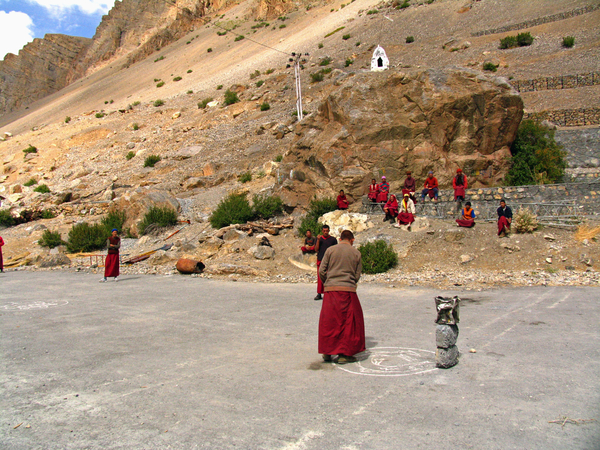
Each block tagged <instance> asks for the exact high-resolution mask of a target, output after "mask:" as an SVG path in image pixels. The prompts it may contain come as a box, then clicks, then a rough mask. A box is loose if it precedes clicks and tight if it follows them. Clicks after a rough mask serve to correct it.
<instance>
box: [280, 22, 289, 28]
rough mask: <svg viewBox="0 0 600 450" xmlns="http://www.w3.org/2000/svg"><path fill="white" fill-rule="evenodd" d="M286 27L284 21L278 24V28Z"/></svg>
mask: <svg viewBox="0 0 600 450" xmlns="http://www.w3.org/2000/svg"><path fill="white" fill-rule="evenodd" d="M285 27H287V25H286V24H285V23H282V24H281V25H279V28H285Z"/></svg>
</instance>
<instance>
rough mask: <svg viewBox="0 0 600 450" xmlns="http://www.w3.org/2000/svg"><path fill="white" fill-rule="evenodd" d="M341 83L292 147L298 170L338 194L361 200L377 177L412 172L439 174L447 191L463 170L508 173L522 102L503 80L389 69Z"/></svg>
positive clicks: (461, 71)
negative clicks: (314, 176)
mask: <svg viewBox="0 0 600 450" xmlns="http://www.w3.org/2000/svg"><path fill="white" fill-rule="evenodd" d="M334 85H337V86H338V87H337V88H336V89H335V90H333V91H332V92H331V93H330V94H329V96H328V98H327V99H326V100H325V101H324V102H323V103H322V104H321V105H320V108H319V113H318V114H317V115H315V116H312V117H308V118H307V119H306V120H305V121H303V122H302V123H301V124H299V125H298V126H297V128H296V130H295V131H296V134H297V135H298V137H297V139H296V141H295V142H294V143H293V145H292V148H291V150H290V154H291V155H292V156H293V157H294V158H295V161H296V169H297V170H303V171H306V172H307V176H308V177H309V178H310V172H308V170H307V169H312V171H313V172H316V173H318V174H320V175H323V176H326V177H329V178H330V179H331V188H332V189H333V191H337V190H339V189H344V190H345V192H346V194H347V195H349V196H350V197H354V198H358V197H360V196H362V195H363V194H364V191H365V188H366V186H367V185H368V183H369V181H370V179H371V178H372V177H373V176H375V175H377V176H379V174H380V173H385V174H386V175H387V177H388V180H392V181H393V180H397V181H403V180H404V177H405V174H404V172H405V170H412V173H413V176H415V177H416V178H417V179H418V180H422V179H424V178H425V177H426V176H427V172H428V171H429V170H433V171H434V172H435V174H436V176H437V178H438V180H439V182H440V184H441V185H442V186H448V185H449V184H450V183H451V180H452V176H454V174H455V173H456V169H457V168H459V167H460V168H462V169H463V170H466V171H467V172H468V173H475V172H476V171H482V170H488V169H492V173H493V174H494V177H493V178H489V179H488V181H490V182H494V181H496V180H497V179H499V178H501V177H502V176H503V175H504V173H505V171H506V170H507V168H508V158H509V157H510V145H511V143H512V141H513V140H514V137H515V135H516V132H517V128H518V125H519V122H520V120H521V117H522V115H523V102H522V100H521V97H519V95H518V93H517V92H516V91H514V90H513V88H512V87H511V86H510V85H509V84H508V83H507V82H506V81H505V80H504V79H502V78H498V77H493V76H487V75H484V74H482V73H480V72H477V71H471V70H467V69H444V70H428V71H425V72H414V73H410V74H409V73H403V72H399V71H387V72H381V73H372V72H369V73H360V74H354V75H353V76H352V75H351V74H341V75H339V77H338V79H336V80H335V81H334ZM290 159H291V158H289V157H288V158H286V162H288V161H290ZM294 183H295V184H299V185H300V184H301V183H300V182H299V181H294ZM295 190H297V191H302V188H301V186H298V189H295Z"/></svg>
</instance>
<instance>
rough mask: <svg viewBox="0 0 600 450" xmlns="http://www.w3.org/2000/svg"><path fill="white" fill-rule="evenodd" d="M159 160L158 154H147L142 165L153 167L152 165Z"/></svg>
mask: <svg viewBox="0 0 600 450" xmlns="http://www.w3.org/2000/svg"><path fill="white" fill-rule="evenodd" d="M160 160H161V157H160V156H158V155H148V156H147V157H146V159H145V160H144V167H154V165H155V164H156V163H157V162H159V161H160Z"/></svg>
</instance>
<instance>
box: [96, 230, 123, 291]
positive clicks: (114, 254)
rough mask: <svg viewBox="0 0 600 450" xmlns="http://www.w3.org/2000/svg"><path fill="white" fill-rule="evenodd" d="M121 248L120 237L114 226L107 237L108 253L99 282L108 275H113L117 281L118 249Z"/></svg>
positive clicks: (104, 279)
mask: <svg viewBox="0 0 600 450" xmlns="http://www.w3.org/2000/svg"><path fill="white" fill-rule="evenodd" d="M120 248H121V238H120V237H119V232H118V230H117V229H116V228H113V229H112V234H111V236H110V237H109V238H108V255H106V260H105V261H104V278H102V279H101V280H100V282H101V283H106V281H107V280H106V279H107V278H108V277H115V281H119V249H120Z"/></svg>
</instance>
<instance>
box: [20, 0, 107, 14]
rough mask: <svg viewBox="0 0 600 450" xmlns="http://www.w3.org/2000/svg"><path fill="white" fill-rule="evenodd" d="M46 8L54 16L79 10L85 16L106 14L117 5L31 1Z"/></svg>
mask: <svg viewBox="0 0 600 450" xmlns="http://www.w3.org/2000/svg"><path fill="white" fill-rule="evenodd" d="M29 1H30V2H32V3H37V4H38V5H40V6H42V7H44V8H46V9H47V10H48V11H50V12H51V13H52V14H55V15H60V14H61V13H63V12H64V11H65V10H68V9H71V8H79V10H80V11H81V12H83V13H85V14H97V13H102V14H106V13H107V12H108V11H109V10H110V8H112V7H113V5H114V4H115V0H29Z"/></svg>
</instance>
